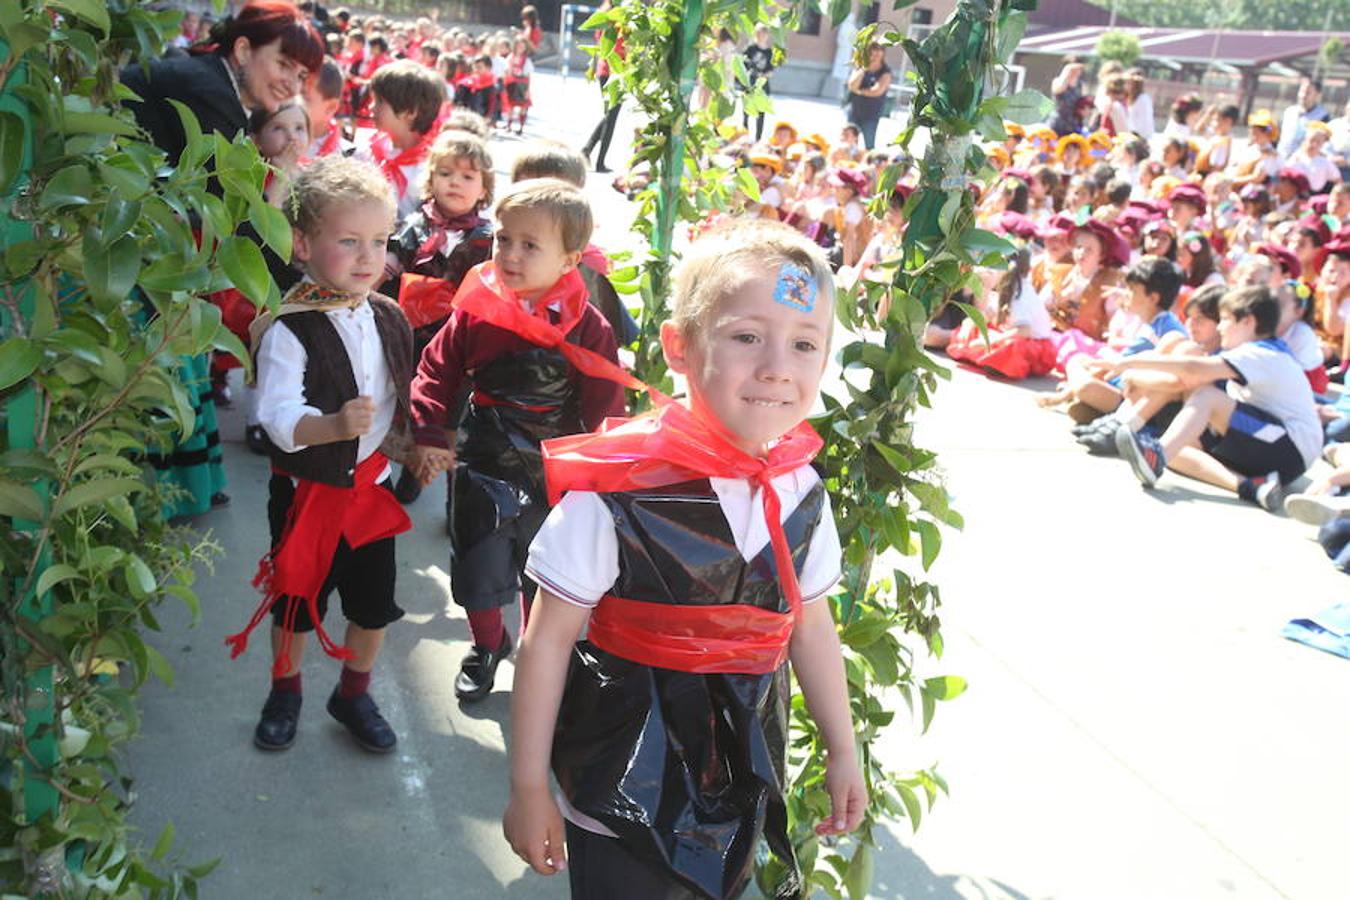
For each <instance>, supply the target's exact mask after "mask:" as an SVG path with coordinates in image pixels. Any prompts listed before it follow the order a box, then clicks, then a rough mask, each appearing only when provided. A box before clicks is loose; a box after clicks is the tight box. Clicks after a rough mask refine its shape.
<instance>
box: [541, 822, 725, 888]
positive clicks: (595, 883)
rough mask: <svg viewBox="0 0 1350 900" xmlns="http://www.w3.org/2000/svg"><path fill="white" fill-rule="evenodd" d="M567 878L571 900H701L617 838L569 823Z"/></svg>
mask: <svg viewBox="0 0 1350 900" xmlns="http://www.w3.org/2000/svg"><path fill="white" fill-rule="evenodd" d="M567 877H568V881H569V882H570V883H571V885H572V900H616V898H619V897H634V898H636V897H641V898H642V900H699V895H698V894H696V893H695V892H693V891H691V890H689V888H687V887H685V886H683V885H682V884H680V883H679V882H677V881H676V880H675V879H674V878H672V877H671V876H670V875H669V874H668V873H666V872H663V871H660V870H659V869H656V868H655V867H653V866H652V865H650V864H648V863H646V862H643V861H642V860H640V859H638V858H637V857H635V856H633V855H632V854H631V853H629V852H628V850H627V849H626V848H625V847H624V845H623V843H622V842H621V841H619V840H618V839H617V838H612V837H605V836H604V835H602V834H592V833H591V832H589V831H587V830H586V829H584V828H578V827H577V826H576V825H573V824H572V823H571V822H568V823H567Z"/></svg>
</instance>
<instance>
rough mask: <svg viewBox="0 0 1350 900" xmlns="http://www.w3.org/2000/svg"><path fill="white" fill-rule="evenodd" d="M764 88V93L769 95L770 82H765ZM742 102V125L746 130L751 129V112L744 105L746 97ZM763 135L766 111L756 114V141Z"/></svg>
mask: <svg viewBox="0 0 1350 900" xmlns="http://www.w3.org/2000/svg"><path fill="white" fill-rule="evenodd" d="M763 89H764V95H765V96H766V97H767V96H768V95H769V83H768V82H767V81H766V82H764V84H763ZM741 104H742V105H741V127H742V128H744V129H745V130H746V131H749V130H750V113H749V111H748V110H746V109H745V106H744V104H745V101H744V99H742V100H741ZM762 137H764V113H759V114H758V115H756V116H755V140H756V141H759V140H760V139H761V138H762Z"/></svg>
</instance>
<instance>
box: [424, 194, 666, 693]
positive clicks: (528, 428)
mask: <svg viewBox="0 0 1350 900" xmlns="http://www.w3.org/2000/svg"><path fill="white" fill-rule="evenodd" d="M591 228H592V220H591V209H590V206H589V205H588V204H587V202H586V198H585V196H584V195H583V194H582V193H581V191H579V190H578V189H577V188H576V187H574V186H573V185H570V184H568V183H566V182H564V181H561V180H559V179H556V178H540V179H532V180H530V181H525V182H521V183H520V184H516V185H513V186H512V187H511V189H510V190H509V191H508V192H507V193H506V195H505V196H504V197H502V199H501V201H500V202H499V203H498V204H497V228H496V232H495V234H496V249H495V251H494V254H493V259H492V261H491V262H486V263H483V264H481V265H479V266H476V267H474V268H473V269H472V270H470V272H469V274H468V275H467V276H466V277H465V278H464V281H463V282H462V283H461V284H460V287H459V292H458V293H457V294H456V295H455V300H454V311H453V312H452V313H451V314H450V319H449V320H448V321H447V322H446V323H445V326H444V327H443V328H442V329H441V330H440V333H439V334H437V335H436V337H435V338H434V339H433V340H432V342H431V344H430V345H428V346H427V348H426V350H425V351H424V352H423V353H422V357H421V359H420V360H419V362H418V366H417V377H416V379H415V380H414V382H413V390H412V395H413V423H414V434H415V438H416V440H417V443H418V449H417V453H418V456H419V459H420V462H418V463H416V464H415V465H414V468H417V469H420V470H421V471H423V472H424V473H426V477H424V481H423V483H424V484H425V483H427V480H428V479H429V477H430V475H431V474H434V473H435V472H436V471H439V470H443V469H450V468H452V467H453V470H454V474H453V480H452V482H451V491H450V523H449V527H450V546H451V552H452V562H451V567H450V590H451V593H452V594H453V595H454V600H455V602H456V603H458V604H459V605H460V606H463V607H464V608H465V610H466V612H467V615H468V619H469V630H470V632H471V634H472V636H473V649H472V650H471V651H470V652H469V654H468V655H467V656H466V657H465V658H464V661H463V664H462V665H461V668H460V672H459V675H458V677H457V678H456V679H455V694H456V695H457V696H458V697H459V698H460V699H461V700H463V701H465V702H474V701H476V700H481V699H482V698H484V697H486V696H487V695H488V693H489V692H490V691H491V690H492V685H493V679H494V677H495V675H496V671H497V666H498V664H500V662H501V661H502V659H504V658H505V657H506V656H508V655H509V654H510V652H511V650H512V647H513V646H514V642H513V641H512V639H511V636H510V635H509V634H508V633H507V631H506V629H505V627H504V625H503V619H502V608H503V607H505V606H509V605H511V604H513V603H515V602H516V599H517V598H518V597H520V598H522V599H525V600H528V599H532V597H533V591H534V587H533V585H532V584H530V583H529V582H528V581H525V580H523V568H524V565H525V553H526V551H527V550H528V548H529V545H530V540H531V539H532V538H533V537H534V533H535V531H536V530H537V529H538V528H539V524H540V523H541V522H543V521H544V517H545V515H547V513H548V507H547V505H546V504H545V496H544V478H543V469H542V464H541V461H540V458H539V444H540V442H542V441H544V440H545V439H547V438H552V437H559V436H561V435H567V434H578V433H581V432H586V431H590V430H591V429H593V428H595V427H596V426H598V425H599V424H600V423H601V422H603V421H604V420H605V419H606V418H608V417H610V416H620V415H623V412H624V396H623V387H622V386H623V385H629V386H640V385H639V383H638V382H637V381H636V380H635V379H634V378H633V377H632V376H630V375H628V374H627V373H626V372H624V371H623V370H622V369H620V368H619V366H618V362H617V346H616V344H615V341H614V332H613V330H611V328H610V327H609V324H608V323H607V322H606V321H605V320H604V318H603V317H601V315H600V313H599V312H597V311H596V309H595V308H594V307H593V306H592V305H591V304H590V303H589V302H587V299H586V298H587V291H586V285H585V283H584V282H583V281H582V278H581V275H580V274H578V272H577V264H578V263H579V262H580V260H581V256H582V253H583V251H584V250H585V249H586V245H587V242H588V241H589V240H590V236H591ZM466 394H467V397H466V396H465V395H466ZM466 404H467V412H464V413H461V411H462V410H464V409H465V406H466ZM522 588H524V594H523V595H522ZM522 613H523V615H528V606H527V605H526V606H525V607H524V609H523V610H522Z"/></svg>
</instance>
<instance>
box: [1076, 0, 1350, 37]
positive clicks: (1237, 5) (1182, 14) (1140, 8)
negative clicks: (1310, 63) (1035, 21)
mask: <svg viewBox="0 0 1350 900" xmlns="http://www.w3.org/2000/svg"><path fill="white" fill-rule="evenodd" d="M1091 2H1092V3H1093V4H1095V5H1096V6H1102V7H1106V8H1108V9H1109V8H1111V7H1112V6H1114V7H1115V10H1116V13H1117V14H1118V15H1120V16H1122V17H1124V18H1127V19H1133V20H1134V21H1136V22H1138V23H1139V24H1140V25H1143V26H1149V27H1153V28H1226V29H1237V30H1250V31H1321V30H1323V29H1324V28H1328V27H1329V28H1330V29H1331V30H1332V31H1346V30H1348V29H1350V5H1347V4H1346V3H1345V2H1344V0H1279V2H1275V0H1091ZM1328 16H1330V19H1328Z"/></svg>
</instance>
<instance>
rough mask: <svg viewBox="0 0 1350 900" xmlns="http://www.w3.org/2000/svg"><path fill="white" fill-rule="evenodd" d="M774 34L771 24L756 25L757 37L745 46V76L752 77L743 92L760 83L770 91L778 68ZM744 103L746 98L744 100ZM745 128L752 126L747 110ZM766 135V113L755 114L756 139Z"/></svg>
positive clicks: (760, 85) (765, 89) (764, 88)
mask: <svg viewBox="0 0 1350 900" xmlns="http://www.w3.org/2000/svg"><path fill="white" fill-rule="evenodd" d="M772 39H773V35H771V34H770V33H769V26H768V25H765V24H764V23H763V22H761V23H759V24H758V25H756V26H755V39H754V40H753V41H751V42H750V44H749V45H748V46H747V47H746V48H745V76H746V77H747V78H749V79H750V85H749V87H744V86H743V87H742V90H743V92H748V91H749V90H750V89H752V88H754V86H755V85H757V84H758V85H759V87H760V88H762V89H763V91H764V93H765V95H767V94H768V93H769V76H770V75H772V74H773V70H774V69H775V68H777V67H776V66H775V65H774V62H773V43H772ZM742 103H744V100H742ZM744 124H745V128H746V129H747V130H749V128H750V112H749V111H748V110H747V111H746V112H745V119H744ZM763 135H764V113H759V114H758V115H757V116H755V140H756V141H759V139H760V138H761V137H763Z"/></svg>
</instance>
